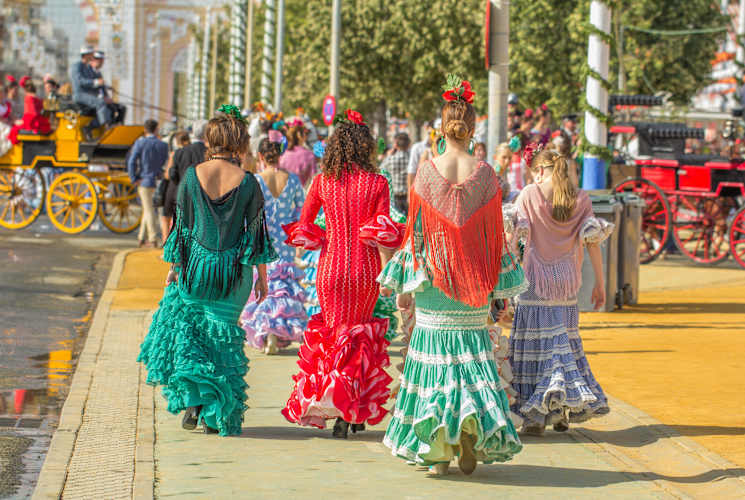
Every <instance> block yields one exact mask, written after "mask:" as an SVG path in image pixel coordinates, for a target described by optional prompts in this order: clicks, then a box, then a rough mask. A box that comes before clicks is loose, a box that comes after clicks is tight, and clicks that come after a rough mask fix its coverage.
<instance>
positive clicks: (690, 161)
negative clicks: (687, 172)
mask: <svg viewBox="0 0 745 500" xmlns="http://www.w3.org/2000/svg"><path fill="white" fill-rule="evenodd" d="M675 159H676V160H678V163H679V164H680V165H706V163H708V162H710V161H716V162H729V161H730V160H729V159H728V158H725V157H723V156H718V155H692V154H682V155H677V156H676V157H675Z"/></svg>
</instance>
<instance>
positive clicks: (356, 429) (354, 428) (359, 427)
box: [352, 424, 365, 434]
mask: <svg viewBox="0 0 745 500" xmlns="http://www.w3.org/2000/svg"><path fill="white" fill-rule="evenodd" d="M364 430H365V424H352V434H357V433H358V432H362V431H364Z"/></svg>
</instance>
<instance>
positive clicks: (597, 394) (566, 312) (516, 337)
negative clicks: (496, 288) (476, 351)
mask: <svg viewBox="0 0 745 500" xmlns="http://www.w3.org/2000/svg"><path fill="white" fill-rule="evenodd" d="M510 364H511V365H512V371H513V374H514V379H513V381H512V385H513V387H514V389H515V391H516V392H517V398H516V401H515V403H514V404H513V406H512V411H514V412H515V413H517V414H519V415H520V416H522V417H523V418H524V419H525V424H528V425H529V424H539V425H551V424H553V423H556V422H558V421H559V420H561V419H562V418H567V419H568V420H569V421H570V422H583V421H585V420H588V419H590V418H593V417H595V416H598V415H605V414H606V413H608V412H609V411H610V409H609V408H608V399H607V398H606V396H605V394H604V393H603V389H602V388H601V387H600V384H598V382H597V380H595V376H594V375H593V374H592V371H591V370H590V365H589V363H588V362H587V358H586V357H585V352H584V350H583V348H582V340H581V339H580V337H579V330H578V311H577V299H576V298H572V299H570V300H567V301H560V302H558V301H546V300H544V299H541V298H539V297H537V296H536V295H535V292H534V290H533V287H532V286H531V287H530V289H529V290H528V291H526V292H524V293H523V294H521V295H520V297H519V299H518V305H517V309H516V311H515V319H514V322H513V325H512V334H511V335H510Z"/></svg>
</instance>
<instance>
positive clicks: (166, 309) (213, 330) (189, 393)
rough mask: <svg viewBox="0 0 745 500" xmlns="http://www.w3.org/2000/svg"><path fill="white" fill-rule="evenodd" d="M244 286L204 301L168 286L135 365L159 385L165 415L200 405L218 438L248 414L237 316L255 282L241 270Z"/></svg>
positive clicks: (241, 335) (237, 428)
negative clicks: (138, 363)
mask: <svg viewBox="0 0 745 500" xmlns="http://www.w3.org/2000/svg"><path fill="white" fill-rule="evenodd" d="M243 274H244V276H243V279H242V283H241V284H240V286H238V287H237V289H236V290H235V291H234V292H233V293H231V295H230V296H228V297H226V298H224V299H220V300H204V299H200V298H197V297H194V296H190V295H189V294H188V293H187V292H186V291H184V290H183V289H182V288H181V287H179V285H177V284H175V283H174V284H171V285H169V286H168V287H167V288H166V290H165V293H164V295H163V299H162V300H161V301H160V304H159V307H158V310H157V311H156V312H155V314H154V315H153V321H152V323H151V325H150V330H149V331H148V334H147V336H146V337H145V340H144V342H143V343H142V345H141V348H140V355H139V357H138V358H137V360H138V361H140V362H142V363H144V364H145V366H146V367H147V371H148V374H147V383H148V384H150V385H162V386H163V395H164V396H165V398H166V399H167V400H168V411H170V412H171V413H174V414H177V413H179V412H181V411H183V410H184V409H186V408H188V407H190V406H201V407H202V410H201V413H200V415H201V418H202V420H203V422H204V423H205V424H206V425H208V426H209V427H212V428H213V429H217V430H218V431H219V433H220V435H221V436H228V435H236V434H240V433H241V424H242V422H243V413H244V412H245V411H246V408H247V406H246V404H245V402H246V399H247V395H246V389H247V388H248V385H247V384H246V382H245V380H244V377H245V376H246V373H248V358H247V357H246V355H245V353H244V351H243V346H244V343H245V337H246V334H245V332H244V331H243V330H242V329H241V328H240V327H239V326H238V317H239V316H240V313H241V311H242V309H243V306H244V305H245V303H246V300H247V299H248V296H249V294H250V292H251V284H252V281H253V278H252V273H251V271H250V268H249V267H244V273H243Z"/></svg>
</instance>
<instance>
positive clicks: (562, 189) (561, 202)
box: [530, 149, 577, 222]
mask: <svg viewBox="0 0 745 500" xmlns="http://www.w3.org/2000/svg"><path fill="white" fill-rule="evenodd" d="M541 168H543V169H547V168H550V169H551V171H552V172H551V184H552V185H553V199H552V200H551V205H552V210H551V216H552V217H553V218H554V220H557V221H559V222H564V221H566V220H568V219H569V218H570V217H571V216H572V213H573V212H574V207H575V206H576V205H577V187H576V186H575V185H574V183H572V180H571V179H570V178H569V162H568V161H567V159H566V157H565V156H563V155H560V154H559V153H557V152H556V151H551V150H548V149H544V150H543V151H541V152H540V153H538V154H537V155H535V157H534V158H533V161H531V162H530V170H531V171H533V172H536V171H538V170H540V169H541Z"/></svg>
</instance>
